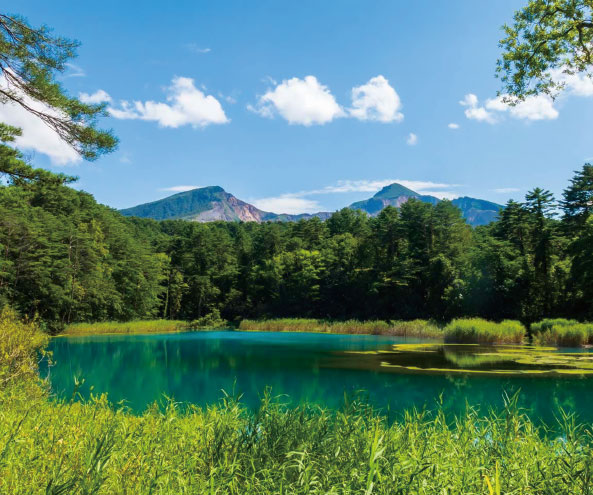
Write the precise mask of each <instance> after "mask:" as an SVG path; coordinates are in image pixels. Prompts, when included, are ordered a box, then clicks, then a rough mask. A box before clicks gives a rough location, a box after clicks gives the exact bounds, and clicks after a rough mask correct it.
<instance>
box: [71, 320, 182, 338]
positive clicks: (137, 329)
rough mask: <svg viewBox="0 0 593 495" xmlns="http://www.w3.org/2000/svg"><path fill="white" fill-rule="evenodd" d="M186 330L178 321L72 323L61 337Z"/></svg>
mask: <svg viewBox="0 0 593 495" xmlns="http://www.w3.org/2000/svg"><path fill="white" fill-rule="evenodd" d="M187 329H188V323H187V322H185V321H178V320H135V321H127V322H121V321H101V322H96V323H72V324H70V325H68V326H66V328H65V329H64V331H63V332H62V335H95V334H107V333H166V332H181V331H183V330H187Z"/></svg>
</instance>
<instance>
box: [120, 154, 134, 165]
mask: <svg viewBox="0 0 593 495" xmlns="http://www.w3.org/2000/svg"><path fill="white" fill-rule="evenodd" d="M119 161H120V163H132V158H131V156H130V154H129V153H124V154H123V155H122V156H120V158H119Z"/></svg>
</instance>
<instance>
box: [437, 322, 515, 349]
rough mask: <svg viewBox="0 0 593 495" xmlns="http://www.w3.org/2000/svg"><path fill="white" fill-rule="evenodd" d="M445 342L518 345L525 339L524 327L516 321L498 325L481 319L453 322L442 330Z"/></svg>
mask: <svg viewBox="0 0 593 495" xmlns="http://www.w3.org/2000/svg"><path fill="white" fill-rule="evenodd" d="M444 333H445V342H455V343H479V344H520V343H521V342H523V339H524V338H525V333H526V330H525V327H524V326H523V325H522V324H521V323H520V322H518V321H514V320H504V321H502V322H500V323H495V322H493V321H487V320H482V319H481V318H461V319H457V320H453V321H452V322H451V323H449V324H448V325H447V326H446V327H445V330H444Z"/></svg>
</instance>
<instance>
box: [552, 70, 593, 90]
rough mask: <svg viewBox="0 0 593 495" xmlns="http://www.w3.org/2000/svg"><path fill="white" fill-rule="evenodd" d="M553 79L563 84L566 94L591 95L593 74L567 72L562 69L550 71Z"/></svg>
mask: <svg viewBox="0 0 593 495" xmlns="http://www.w3.org/2000/svg"><path fill="white" fill-rule="evenodd" d="M550 75H551V77H552V79H553V80H554V81H556V82H557V83H559V84H562V85H563V86H564V90H565V91H566V92H567V93H568V94H572V95H575V96H593V74H592V73H589V74H569V73H567V72H565V71H564V69H555V70H552V71H550Z"/></svg>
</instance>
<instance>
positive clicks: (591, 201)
mask: <svg viewBox="0 0 593 495" xmlns="http://www.w3.org/2000/svg"><path fill="white" fill-rule="evenodd" d="M563 197H564V199H563V201H561V203H560V205H561V206H562V209H563V210H564V221H565V223H566V225H567V226H568V227H569V229H570V230H572V231H573V232H575V231H578V230H579V229H580V228H581V227H582V226H583V225H584V223H585V222H586V221H587V218H589V216H590V215H591V213H593V165H591V164H590V163H585V165H583V169H582V170H581V171H578V172H575V176H574V177H573V178H572V179H571V181H570V186H568V187H567V188H566V189H565V190H564V193H563Z"/></svg>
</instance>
